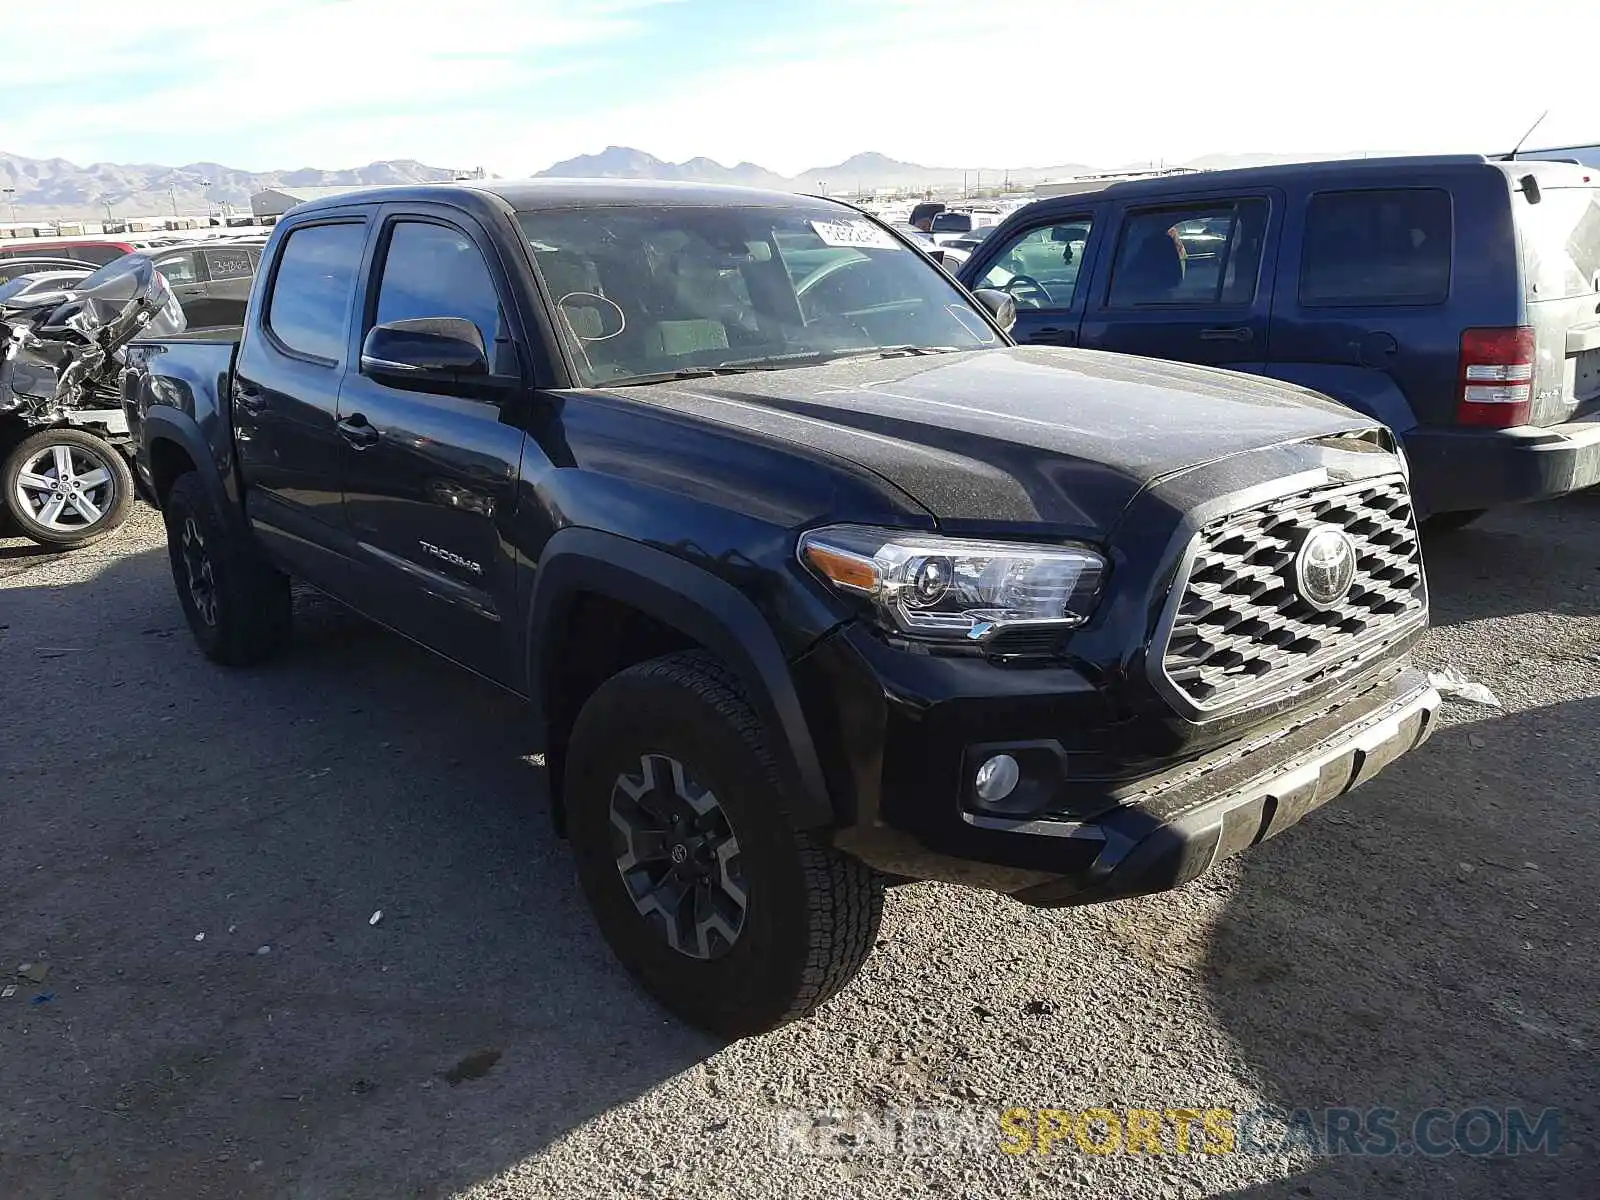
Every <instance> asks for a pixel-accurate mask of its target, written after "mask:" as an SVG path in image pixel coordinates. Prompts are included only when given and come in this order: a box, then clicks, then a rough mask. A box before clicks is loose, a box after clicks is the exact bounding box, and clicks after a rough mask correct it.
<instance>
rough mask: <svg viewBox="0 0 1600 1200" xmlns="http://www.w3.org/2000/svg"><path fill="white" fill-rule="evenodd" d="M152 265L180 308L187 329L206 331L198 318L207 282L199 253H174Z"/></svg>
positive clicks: (179, 251) (200, 317) (156, 260)
mask: <svg viewBox="0 0 1600 1200" xmlns="http://www.w3.org/2000/svg"><path fill="white" fill-rule="evenodd" d="M154 261H155V267H156V270H158V271H160V272H161V274H162V275H163V276H164V277H165V278H166V281H167V284H168V285H169V286H170V287H171V288H172V294H173V295H174V296H176V297H177V298H178V303H179V304H181V305H182V306H183V316H184V319H185V320H186V321H187V322H188V323H189V328H190V329H205V328H207V325H208V323H207V322H206V321H205V320H204V318H203V316H202V315H201V313H202V309H203V307H204V304H205V299H206V292H207V282H206V266H205V262H204V260H203V259H202V258H201V255H200V251H198V250H195V249H192V248H191V249H186V250H176V251H173V252H172V253H170V254H161V255H157V256H156V258H155V260H154Z"/></svg>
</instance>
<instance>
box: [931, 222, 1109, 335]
mask: <svg viewBox="0 0 1600 1200" xmlns="http://www.w3.org/2000/svg"><path fill="white" fill-rule="evenodd" d="M1093 234H1094V217H1093V215H1092V214H1090V213H1088V212H1083V213H1077V214H1069V215H1066V216H1053V217H1050V218H1048V219H1041V221H1040V222H1039V223H1038V224H1034V225H1029V226H1027V227H1025V228H1023V229H1018V230H1016V231H1015V232H1013V233H1011V234H1008V235H1006V237H1005V239H1004V241H996V240H995V239H996V237H997V235H995V234H990V235H989V241H986V242H985V243H984V244H983V245H981V246H979V248H978V250H977V253H976V254H975V255H974V257H975V258H980V257H981V262H979V263H978V265H977V268H976V270H975V271H973V272H970V274H971V276H972V284H971V286H972V287H974V288H994V289H997V290H999V291H1003V292H1007V293H1009V294H1010V296H1011V298H1012V299H1013V300H1014V301H1016V305H1017V323H1016V325H1015V326H1014V327H1013V328H1012V330H1011V336H1012V337H1014V338H1016V339H1017V341H1019V342H1025V343H1031V344H1034V345H1041V346H1075V345H1077V344H1078V324H1079V322H1080V321H1081V320H1082V318H1083V297H1084V293H1085V292H1086V291H1087V290H1088V288H1087V284H1088V282H1089V278H1090V276H1091V274H1092V273H1093V270H1094V266H1093V263H1092V262H1090V261H1089V259H1090V248H1091V247H1092V246H1093V245H1094V244H1095V243H1094V241H1093ZM991 242H994V244H993V245H991V244H990V243H991ZM967 274H969V273H968V272H963V275H967Z"/></svg>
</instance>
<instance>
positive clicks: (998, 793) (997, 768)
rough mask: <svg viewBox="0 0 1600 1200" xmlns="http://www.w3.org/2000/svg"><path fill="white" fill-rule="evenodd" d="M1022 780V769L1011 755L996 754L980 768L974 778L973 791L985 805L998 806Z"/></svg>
mask: <svg viewBox="0 0 1600 1200" xmlns="http://www.w3.org/2000/svg"><path fill="white" fill-rule="evenodd" d="M1021 778H1022V768H1021V767H1019V766H1017V760H1016V759H1014V758H1012V757H1011V755H1009V754H996V755H995V756H994V757H993V758H991V759H989V760H987V761H986V762H985V763H984V764H983V765H982V766H981V767H979V768H978V773H977V775H976V776H974V777H973V780H972V790H973V791H974V792H976V793H977V794H978V799H979V800H982V801H983V802H984V803H985V804H998V803H999V802H1000V801H1001V800H1004V799H1005V798H1006V797H1007V796H1009V795H1010V794H1011V792H1012V789H1013V788H1015V787H1016V786H1017V781H1018V780H1020V779H1021Z"/></svg>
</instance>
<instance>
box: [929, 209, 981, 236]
mask: <svg viewBox="0 0 1600 1200" xmlns="http://www.w3.org/2000/svg"><path fill="white" fill-rule="evenodd" d="M933 232H934V233H971V232H972V214H971V213H953V212H942V213H940V214H939V215H938V216H936V217H934V219H933Z"/></svg>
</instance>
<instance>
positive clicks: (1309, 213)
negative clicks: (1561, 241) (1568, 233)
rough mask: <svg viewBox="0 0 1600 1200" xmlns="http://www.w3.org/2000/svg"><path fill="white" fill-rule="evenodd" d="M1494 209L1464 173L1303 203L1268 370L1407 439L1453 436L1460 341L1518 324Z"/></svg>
mask: <svg viewBox="0 0 1600 1200" xmlns="http://www.w3.org/2000/svg"><path fill="white" fill-rule="evenodd" d="M1482 179H1489V176H1482ZM1492 200H1493V197H1491V196H1487V195H1482V194H1474V193H1473V192H1471V191H1470V190H1469V187H1468V181H1466V180H1465V179H1464V178H1463V177H1462V176H1461V175H1460V174H1459V173H1455V174H1451V175H1448V176H1436V177H1433V178H1431V179H1430V178H1422V179H1420V180H1419V177H1418V176H1417V175H1416V174H1415V173H1414V172H1411V173H1407V174H1405V175H1403V176H1399V177H1397V178H1396V179H1395V180H1394V181H1392V182H1391V181H1387V180H1383V179H1381V178H1379V179H1377V180H1375V181H1374V182H1373V184H1371V185H1369V186H1366V187H1359V188H1351V187H1321V188H1315V187H1314V188H1312V189H1310V190H1309V191H1307V192H1304V193H1300V194H1299V195H1297V197H1296V199H1295V201H1294V208H1295V213H1294V216H1293V217H1292V218H1291V219H1290V220H1289V221H1288V223H1287V228H1286V229H1285V232H1284V237H1283V249H1282V254H1281V257H1280V262H1279V266H1278V284H1277V290H1276V298H1275V300H1274V302H1273V312H1272V361H1273V365H1272V366H1271V367H1269V368H1268V370H1269V372H1270V373H1271V374H1273V375H1275V376H1278V377H1281V378H1286V379H1290V380H1292V381H1293V382H1296V383H1301V384H1304V385H1305V386H1307V387H1313V388H1316V389H1317V390H1318V391H1322V392H1325V393H1327V394H1329V395H1331V396H1334V397H1335V398H1337V399H1339V400H1341V401H1343V402H1345V403H1347V404H1349V405H1351V406H1352V407H1353V408H1356V409H1359V410H1360V411H1362V412H1365V413H1367V414H1368V415H1369V416H1373V417H1376V418H1377V419H1378V420H1380V421H1383V422H1384V423H1386V424H1388V425H1389V426H1390V427H1392V428H1393V429H1395V430H1397V431H1399V432H1401V433H1404V432H1406V431H1407V430H1408V429H1410V428H1411V427H1412V426H1414V425H1417V424H1422V425H1451V424H1454V423H1455V421H1456V406H1457V402H1458V400H1459V398H1460V391H1461V389H1460V383H1459V379H1458V374H1459V366H1458V362H1459V356H1460V349H1461V334H1462V330H1463V329H1465V328H1467V327H1478V328H1485V327H1498V326H1512V325H1515V324H1516V323H1517V322H1516V304H1515V297H1514V296H1513V295H1512V294H1511V286H1512V281H1513V279H1514V268H1513V266H1512V254H1511V247H1510V245H1509V244H1508V239H1507V238H1506V236H1505V235H1506V232H1507V230H1506V229H1505V221H1504V213H1505V207H1504V198H1503V196H1502V197H1501V198H1500V204H1499V207H1498V208H1497V209H1493V211H1495V212H1498V213H1499V214H1500V222H1499V227H1498V231H1497V230H1496V228H1495V227H1494V226H1493V225H1491V217H1490V211H1491V208H1492ZM1472 214H1478V217H1477V219H1473V218H1472ZM1474 228H1476V229H1478V230H1479V232H1477V233H1476V234H1472V235H1469V232H1468V231H1469V229H1474ZM1496 298H1498V300H1497V299H1496Z"/></svg>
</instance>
